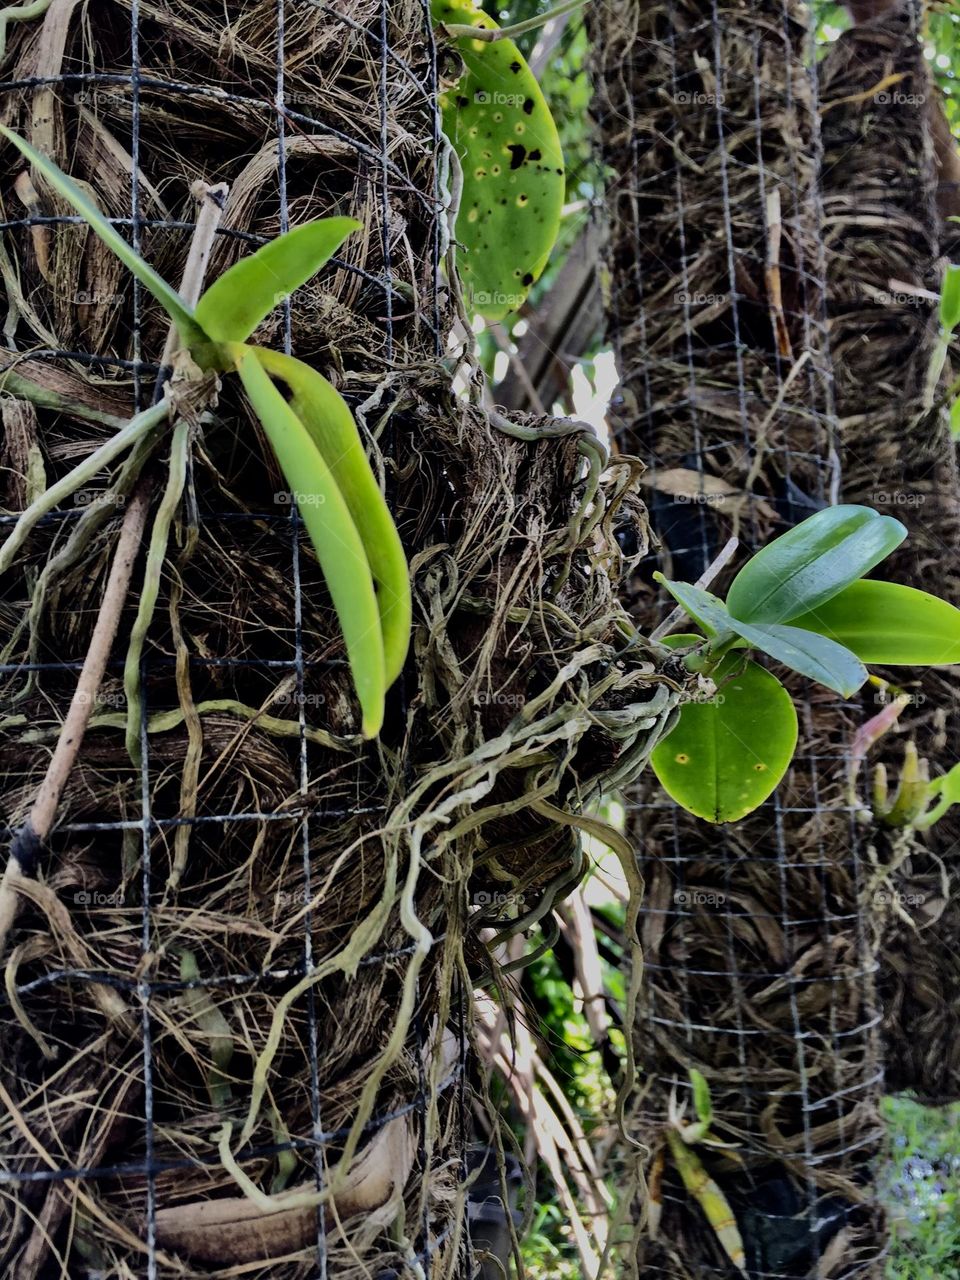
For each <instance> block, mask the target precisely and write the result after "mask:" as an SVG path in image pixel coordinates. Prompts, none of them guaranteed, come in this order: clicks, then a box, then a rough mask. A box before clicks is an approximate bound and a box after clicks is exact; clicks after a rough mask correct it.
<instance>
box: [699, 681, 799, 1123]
mask: <svg viewBox="0 0 960 1280" xmlns="http://www.w3.org/2000/svg"><path fill="white" fill-rule="evenodd" d="M791 705H792V704H791ZM689 1074H690V1087H691V1088H692V1090H693V1109H694V1111H695V1112H696V1115H697V1119H698V1120H699V1121H700V1123H701V1125H703V1132H704V1134H707V1133H708V1132H709V1130H710V1126H711V1125H712V1124H713V1099H712V1098H711V1097H710V1086H709V1085H708V1084H707V1078H706V1076H705V1075H704V1074H703V1072H702V1071H698V1070H697V1068H696V1067H691V1068H690V1072H689Z"/></svg>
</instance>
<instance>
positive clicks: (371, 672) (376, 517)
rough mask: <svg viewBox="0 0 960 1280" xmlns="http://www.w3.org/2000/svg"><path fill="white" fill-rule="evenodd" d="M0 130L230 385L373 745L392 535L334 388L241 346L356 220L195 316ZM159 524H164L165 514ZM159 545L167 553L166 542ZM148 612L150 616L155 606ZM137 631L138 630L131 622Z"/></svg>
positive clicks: (185, 347)
mask: <svg viewBox="0 0 960 1280" xmlns="http://www.w3.org/2000/svg"><path fill="white" fill-rule="evenodd" d="M0 133H2V136H3V137H4V138H6V139H7V140H8V141H9V142H11V143H13V145H14V146H16V147H17V148H18V149H19V150H20V151H21V152H22V154H23V155H24V156H25V157H26V158H27V159H28V160H29V161H30V162H31V163H32V164H33V165H35V166H36V168H37V169H38V170H39V171H40V172H41V173H42V174H43V175H44V177H45V178H46V179H47V180H48V181H49V183H50V185H51V186H52V187H53V188H54V189H55V190H56V191H57V192H58V193H59V194H60V195H61V196H62V197H63V198H64V199H65V200H66V201H67V202H68V203H69V204H70V205H71V206H72V207H73V208H74V209H75V210H76V212H77V213H78V214H79V215H80V216H81V217H82V218H83V219H84V220H85V221H86V222H87V223H88V224H89V226H90V227H91V228H92V230H93V231H95V232H96V234H97V235H98V236H99V237H100V239H101V240H103V242H104V243H105V244H106V245H107V247H108V248H109V249H111V250H112V251H113V252H114V253H115V254H116V256H117V257H118V258H119V259H120V260H121V261H122V262H123V263H124V265H125V266H126V267H127V268H128V269H129V270H130V271H131V273H132V274H133V275H134V276H135V277H136V278H137V279H138V280H139V281H140V283H141V284H142V285H143V286H144V287H145V288H146V289H148V290H149V291H150V293H152V294H153V296H154V297H155V298H156V300H157V301H158V302H159V303H160V304H161V306H162V307H163V308H164V310H165V311H166V313H167V315H168V316H169V317H170V319H171V321H172V323H173V324H174V325H175V327H176V330H177V333H178V335H179V339H180V343H181V348H182V352H183V354H184V356H185V357H187V362H188V363H190V362H192V364H193V365H195V366H196V367H197V368H198V369H199V370H200V371H201V372H202V373H211V372H212V373H216V374H222V373H236V374H237V375H238V376H239V378H240V381H241V383H242V384H243V388H244V390H245V392H246V394H247V398H248V400H249V401H250V404H251V405H252V407H253V410H254V412H255V413H256V415H257V417H258V418H259V420H260V423H261V425H262V426H263V430H264V433H265V435H266V437H267V440H268V441H269V443H270V446H271V448H272V449H273V452H274V455H275V456H276V459H277V463H278V465H279V467H280V470H281V471H282V472H283V475H284V478H285V480H286V483H287V484H288V485H289V487H290V489H291V490H292V491H293V492H294V494H295V495H297V496H298V498H299V505H300V518H301V519H302V520H303V523H304V525H305V527H306V530H307V533H308V534H309V536H310V541H311V542H312V544H313V548H314V550H315V552H316V555H317V559H318V561H319V563H320V568H321V570H322V572H323V576H324V579H325V581H326V584H327V589H328V591H329V593H330V597H331V600H332V602H333V606H334V608H335V610H336V613H337V618H338V620H339V623H340V628H341V631H342V633H343V639H344V644H345V646H346V650H347V658H348V661H349V664H350V671H351V674H352V678H353V682H354V686H355V688H356V692H357V697H358V699H359V702H360V707H361V711H362V728H363V734H364V736H365V737H368V738H372V737H375V736H376V735H377V734H378V733H379V731H380V728H381V726H382V724H383V716H384V700H385V696H386V691H387V689H388V688H389V687H390V685H391V684H392V683H393V682H394V681H395V680H396V679H397V677H398V676H399V674H400V672H401V670H402V668H403V665H404V661H405V658H406V655H407V649H408V646H409V642H410V627H411V594H410V580H409V573H408V569H407V562H406V558H405V556H404V552H403V547H402V545H401V542H400V537H399V535H398V533H397V530H396V527H395V525H394V522H393V519H392V517H391V515H390V512H389V509H388V507H387V504H386V501H385V499H384V496H383V494H382V493H381V491H380V487H379V485H378V484H377V481H376V478H375V476H374V474H373V470H372V468H371V466H370V463H369V462H368V460H367V457H366V454H365V452H364V449H363V444H362V442H361V440H360V436H359V434H358V431H357V427H356V424H355V422H354V419H353V415H352V414H351V412H350V409H349V408H348V406H347V404H346V402H345V401H344V400H343V398H342V397H341V395H340V394H339V392H338V391H337V390H336V389H335V388H334V387H333V386H332V384H331V383H330V382H328V381H327V379H326V378H324V377H323V375H322V374H320V373H318V372H317V371H316V370H315V369H313V368H311V367H310V366H309V365H307V364H304V363H303V361H301V360H297V359H296V358H295V357H293V356H289V355H285V354H283V353H282V352H278V351H270V350H267V349H265V348H263V347H258V346H254V345H253V344H251V343H250V342H248V339H249V337H250V335H251V334H252V333H253V332H254V330H255V329H256V328H257V326H258V325H259V324H260V322H261V321H262V320H263V319H264V318H265V317H266V316H267V315H268V314H269V313H270V312H271V311H272V310H273V309H274V308H275V307H276V306H278V305H279V304H280V302H281V301H282V300H283V299H285V298H286V297H287V296H289V295H290V294H291V293H292V292H293V291H294V290H295V289H297V288H299V287H300V286H301V285H302V284H304V283H306V281H307V280H309V279H310V278H311V277H312V276H314V275H315V274H316V273H317V271H319V270H320V268H321V267H322V266H323V265H324V264H325V263H326V262H327V261H328V260H329V259H330V258H331V257H332V255H333V254H334V253H336V251H337V249H339V247H340V245H341V244H342V243H343V242H344V240H345V239H346V238H347V236H349V235H350V234H352V233H353V232H354V231H356V230H358V229H359V227H360V225H361V224H360V223H358V222H357V221H355V220H354V219H353V218H343V217H331V218H319V219H316V220H314V221H312V222H308V223H305V224H303V225H302V226H299V227H295V228H294V229H293V230H292V231H288V232H286V233H285V234H283V235H280V236H278V237H277V238H276V239H275V240H272V241H271V242H269V243H268V244H265V245H264V246H263V247H262V248H260V249H258V250H257V251H256V252H255V253H253V254H251V255H250V256H249V257H247V258H244V259H241V261H239V262H237V263H236V264H235V265H234V266H232V267H231V268H230V269H229V270H228V271H226V272H224V274H223V275H222V276H220V277H219V278H218V279H217V280H215V281H214V282H213V283H212V284H211V285H210V286H209V288H208V289H207V290H206V292H205V293H204V294H203V295H202V296H201V297H200V299H199V301H198V302H197V305H196V306H195V307H190V306H188V305H187V304H186V303H185V302H184V300H183V298H182V297H181V296H180V294H179V293H178V292H177V291H176V290H175V289H174V288H172V286H171V285H169V284H168V283H167V282H166V281H165V280H164V279H162V277H161V276H159V275H158V274H157V273H156V272H155V271H154V270H153V268H152V267H150V266H149V265H148V263H146V262H145V261H144V260H143V259H142V258H141V257H140V256H139V254H137V253H136V252H135V250H134V249H133V248H132V247H131V246H130V245H129V244H128V243H127V241H126V240H124V239H123V237H122V236H121V235H120V234H119V233H118V232H117V231H116V229H115V228H114V227H113V226H111V224H110V223H109V222H108V221H107V220H106V219H105V218H104V217H103V215H102V214H101V213H100V211H99V210H98V209H97V208H96V206H95V205H94V204H93V203H92V201H91V200H90V199H89V197H88V196H87V195H86V194H85V193H84V192H83V191H82V190H81V189H80V187H78V186H77V185H76V183H74V182H73V180H72V179H70V178H69V177H67V175H66V174H64V173H63V172H62V171H61V170H60V169H59V168H58V167H57V166H56V165H55V164H54V163H53V162H52V161H51V160H50V159H48V158H47V157H46V156H43V155H41V154H40V153H39V152H38V151H36V150H35V149H34V148H33V147H32V146H31V145H30V144H29V143H28V142H26V141H24V139H23V138H20V137H19V136H18V135H17V134H15V133H13V132H12V131H11V130H9V129H7V128H4V127H2V126H0ZM278 384H280V385H279V386H278ZM281 386H282V387H283V390H282V391H281V389H280V388H281ZM169 414H170V406H169V404H166V403H164V404H159V405H155V406H153V407H151V408H150V409H148V410H146V411H144V413H143V414H140V415H138V416H137V418H135V419H134V420H133V421H132V422H131V423H129V424H127V426H126V427H124V428H123V429H122V430H120V431H119V432H118V433H117V435H116V436H115V437H114V438H113V440H111V441H108V442H107V444H106V445H104V446H102V448H101V449H99V450H97V451H96V453H94V454H93V455H91V457H90V458H89V459H86V460H85V462H84V463H83V464H81V466H80V467H77V468H75V469H74V471H73V472H71V473H70V475H68V476H66V477H64V478H63V479H62V480H61V481H59V482H58V483H57V484H56V485H53V486H51V487H50V488H49V489H47V490H46V491H45V492H44V494H42V495H41V496H40V497H39V498H38V499H37V500H36V501H35V502H33V503H32V504H31V505H30V506H29V507H28V508H27V509H26V510H25V511H24V512H23V514H22V515H21V517H20V519H19V520H18V522H17V524H16V526H15V527H14V529H13V531H12V533H11V534H10V536H9V537H8V539H7V540H6V542H5V543H4V545H3V547H2V548H0V570H3V569H5V568H7V567H9V565H10V564H11V562H12V559H13V556H14V555H15V554H16V552H17V550H18V549H19V548H20V546H22V544H23V542H24V541H25V539H26V537H27V536H28V534H29V532H30V530H31V529H32V528H33V526H34V525H35V524H36V523H37V520H39V519H40V517H41V516H42V515H44V514H45V513H46V512H47V511H50V510H52V509H53V507H55V506H56V505H57V504H58V503H59V502H61V501H63V500H64V498H66V497H67V496H69V495H70V493H72V492H73V491H74V490H75V489H76V488H78V487H79V485H80V484H82V483H84V482H85V480H86V478H88V477H89V476H90V475H91V474H95V470H96V469H100V468H102V467H104V466H106V465H108V463H110V462H112V461H113V459H115V458H116V457H118V456H119V455H120V454H121V453H122V452H123V451H124V450H125V449H127V448H128V447H130V446H133V445H135V444H137V443H139V442H140V441H141V440H142V439H143V437H144V435H145V433H146V432H149V431H152V430H153V429H155V428H156V427H158V426H159V425H160V423H162V422H164V421H166V419H167V417H168V416H169ZM177 430H179V427H178V428H177ZM181 435H182V439H179V440H178V439H177V436H176V431H175V443H176V444H177V448H178V449H179V450H180V451H181V452H182V451H184V450H185V449H186V439H187V437H186V433H185V432H184V433H181ZM171 468H172V469H173V458H172V459H171ZM181 490H182V483H181V485H180V488H179V489H176V490H175V491H174V492H173V494H172V502H171V503H170V504H168V505H170V506H171V507H175V505H176V501H177V500H178V498H179V493H180V491H181ZM161 507H163V504H161ZM164 515H165V520H166V524H167V526H169V520H170V517H171V516H172V510H170V511H166V512H165V513H164ZM158 520H159V514H158ZM160 542H161V544H162V546H161V557H162V548H163V547H165V545H166V541H165V535H164V536H163V537H161V538H160ZM152 545H153V540H152V541H151V547H152ZM154 594H155V593H154ZM141 604H143V601H141ZM141 612H142V613H143V612H144V610H141ZM145 613H146V617H147V620H149V615H150V614H151V613H152V604H151V605H150V607H149V608H148V609H147V610H146V611H145ZM139 622H141V619H140V618H138V623H139ZM143 630H145V627H140V631H141V632H142V631H143ZM135 632H136V629H135ZM137 657H138V652H137V651H136V650H132V652H131V660H129V661H128V663H127V673H126V684H127V689H128V704H129V712H128V714H129V716H130V717H131V718H132V719H129V720H128V733H127V741H128V746H129V747H130V749H131V753H132V754H135V753H136V750H137V746H138V743H139V727H138V723H135V722H134V721H135V720H136V717H138V716H139V711H138V710H137V709H138V708H139V706H140V700H139V697H138V696H136V695H137V692H138V684H137V682H138V679H139V662H138V661H137V660H136V659H137Z"/></svg>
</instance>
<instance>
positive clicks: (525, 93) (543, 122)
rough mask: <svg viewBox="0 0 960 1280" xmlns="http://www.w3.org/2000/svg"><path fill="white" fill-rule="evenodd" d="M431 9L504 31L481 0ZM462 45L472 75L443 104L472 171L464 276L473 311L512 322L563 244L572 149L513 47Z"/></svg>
mask: <svg viewBox="0 0 960 1280" xmlns="http://www.w3.org/2000/svg"><path fill="white" fill-rule="evenodd" d="M431 11H432V13H433V18H434V21H435V22H440V23H444V22H449V23H459V24H463V25H465V26H473V27H486V28H487V29H491V28H495V27H496V23H495V22H494V21H493V19H492V18H488V17H487V16H486V14H485V13H484V12H483V11H482V9H480V8H479V7H478V6H477V5H476V4H474V3H472V0H433V3H432V5H431ZM456 48H457V51H458V52H459V53H460V55H461V57H462V58H463V62H464V66H465V68H466V71H465V74H464V76H463V78H462V79H461V80H460V82H459V83H458V84H457V85H455V86H454V87H453V88H452V89H450V90H449V91H447V92H446V93H444V94H443V95H442V97H441V107H442V110H443V131H444V133H445V134H446V136H447V138H448V140H449V142H450V144H451V146H452V147H453V148H454V150H455V151H456V153H457V155H458V156H459V158H460V166H461V168H462V170H463V190H462V193H461V198H460V212H459V214H458V216H457V225H456V230H455V234H456V238H457V242H458V244H459V245H460V246H461V252H460V253H459V254H458V255H457V269H458V271H459V274H460V277H461V279H462V281H463V285H464V289H465V291H466V294H467V302H468V304H469V305H470V306H471V307H472V309H473V310H474V311H476V312H477V313H478V314H479V315H481V316H484V317H485V318H486V319H488V320H502V319H503V317H504V316H506V315H508V314H510V312H512V311H516V310H517V309H518V308H519V307H520V306H521V305H522V303H523V301H524V299H525V298H526V296H527V294H528V293H529V291H530V288H531V286H532V285H533V284H534V283H535V281H536V280H538V279H539V277H540V275H541V273H542V272H543V269H544V267H545V266H546V265H547V262H548V260H549V257H550V253H551V251H552V249H553V246H554V244H555V242H556V239H557V233H558V231H559V229H560V213H561V209H562V207H563V199H564V190H565V186H564V167H563V151H562V149H561V146H560V137H559V134H558V133H557V127H556V125H555V124H554V121H553V116H552V115H551V114H550V108H549V107H548V106H547V103H546V99H545V98H544V96H543V93H542V92H541V90H540V86H539V85H538V84H537V80H536V77H535V76H534V74H533V72H532V71H531V70H530V68H529V67H528V66H527V64H526V62H525V61H524V59H523V57H522V55H521V53H520V51H519V49H518V48H517V46H516V45H515V44H514V43H513V41H512V40H497V41H493V42H487V41H482V40H473V39H471V38H470V37H461V38H460V39H459V40H457V41H456Z"/></svg>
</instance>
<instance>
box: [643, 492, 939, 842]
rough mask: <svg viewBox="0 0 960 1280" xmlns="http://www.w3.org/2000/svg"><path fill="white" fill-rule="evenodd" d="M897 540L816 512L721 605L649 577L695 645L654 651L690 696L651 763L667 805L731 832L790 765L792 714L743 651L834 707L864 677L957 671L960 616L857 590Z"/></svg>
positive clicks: (899, 595) (886, 522)
mask: <svg viewBox="0 0 960 1280" xmlns="http://www.w3.org/2000/svg"><path fill="white" fill-rule="evenodd" d="M906 536H907V531H906V529H905V528H904V526H903V525H902V524H901V523H900V521H899V520H895V519H893V517H891V516H885V515H880V514H879V513H878V512H876V511H873V510H871V509H870V508H869V507H861V506H849V505H847V506H837V507H828V508H827V509H825V510H823V511H818V512H817V513H816V514H815V515H813V516H810V517H809V519H807V520H804V521H803V522H802V523H801V524H798V525H797V526H796V527H795V528H793V529H791V530H790V531H789V532H787V533H785V534H782V535H781V536H780V537H779V538H775V539H774V540H773V542H771V543H769V544H768V545H767V546H766V547H764V548H763V549H762V550H760V551H759V552H757V554H756V555H755V556H753V558H752V559H751V560H749V561H748V562H747V564H746V565H744V567H743V568H742V569H741V570H740V572H739V573H738V574H737V576H736V577H735V578H734V580H733V583H732V584H731V587H730V590H729V592H728V593H727V598H726V601H723V600H720V599H719V598H718V597H717V596H715V595H712V594H711V593H710V592H708V591H705V590H703V589H702V588H700V587H696V586H693V585H691V584H689V583H686V582H670V581H668V580H667V579H666V578H664V577H663V575H662V574H657V575H656V577H657V578H658V579H659V581H660V582H662V583H663V585H664V586H665V587H666V589H667V590H668V591H669V592H670V594H671V595H672V596H673V597H674V599H675V600H676V601H677V603H678V604H679V605H680V606H681V608H682V609H683V611H684V612H685V613H686V614H688V616H689V617H690V618H691V619H692V620H693V622H694V623H695V624H696V626H697V627H698V628H699V630H700V632H701V633H702V635H692V634H691V635H681V636H671V637H667V639H666V640H665V641H664V643H665V644H666V645H667V647H669V648H670V649H673V650H677V651H679V652H680V654H681V655H682V658H681V661H682V663H683V665H684V666H685V667H686V669H687V670H688V671H689V672H691V673H696V675H697V676H698V677H699V679H700V682H701V690H700V693H699V695H698V696H697V697H696V698H695V699H694V700H691V701H688V702H686V703H684V704H683V705H682V706H681V708H680V712H679V718H678V720H677V723H676V725H675V727H674V728H673V730H672V731H671V732H670V734H669V735H668V736H667V737H666V738H665V739H663V740H662V741H661V742H659V743H658V744H657V746H656V747H655V748H654V750H653V752H652V754H651V757H650V759H651V764H652V765H653V769H654V772H655V773H656V775H657V777H658V778H659V780H660V782H661V784H662V785H663V787H664V789H665V790H666V791H667V793H668V794H669V795H670V796H671V797H672V798H673V799H674V800H676V801H677V803H678V804H680V805H681V806H682V807H683V808H685V809H687V810H689V812H691V813H693V814H696V816H697V817H700V818H704V819H706V820H707V821H708V822H736V821H737V820H738V819H740V818H742V817H744V816H745V815H746V814H748V813H750V812H751V811H752V810H754V809H756V808H757V806H758V805H760V804H762V803H763V801H764V800H766V799H767V797H768V796H769V795H770V794H771V793H772V792H773V790H774V788H775V787H776V786H777V784H778V782H779V781H780V779H781V778H782V777H783V775H784V773H785V772H786V770H787V767H788V765H789V764H790V761H791V759H792V758H793V753H794V750H795V748H796V743H797V713H796V710H795V709H794V706H793V702H792V700H791V698H790V696H789V694H788V693H787V691H786V689H784V687H783V685H782V684H781V683H780V681H779V680H778V679H777V678H776V676H775V675H773V673H772V672H770V671H767V670H766V669H765V668H764V667H761V666H760V665H759V664H758V663H756V662H755V661H753V659H751V658H749V657H748V656H747V654H746V652H745V651H749V650H751V649H755V650H759V651H760V652H761V653H764V654H766V655H767V656H768V657H771V658H773V659H774V660H775V661H777V662H779V663H781V664H782V665H783V666H786V667H789V668H790V669H791V670H793V671H797V672H799V673H800V674H801V675H804V676H807V677H808V678H809V679H811V680H814V681H816V682H817V683H819V684H821V685H824V686H825V687H826V688H828V689H831V690H833V691H834V692H835V693H838V694H840V696H841V697H843V698H849V697H852V695H853V694H854V693H856V691H857V690H858V689H859V688H860V686H861V685H862V684H863V683H864V681H865V680H866V679H867V676H868V672H867V669H866V666H865V665H864V664H866V663H871V664H877V665H880V666H911V667H926V666H951V665H954V664H956V663H960V610H958V609H955V608H954V607H953V605H951V604H948V603H947V602H946V601H944V600H940V599H938V598H937V597H936V596H932V595H929V594H928V593H927V592H925V591H918V590H917V589H915V588H914V587H905V586H900V585H898V584H895V583H892V582H880V581H876V580H873V579H869V580H867V579H864V574H867V573H869V572H870V570H871V569H873V568H875V567H876V565H878V564H879V563H880V562H881V561H882V560H883V559H885V558H886V557H887V556H888V555H889V554H890V553H891V552H892V551H893V550H894V549H895V548H896V547H898V546H899V545H900V543H901V542H902V541H903V539H904V538H905V537H906Z"/></svg>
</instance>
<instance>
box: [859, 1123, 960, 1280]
mask: <svg viewBox="0 0 960 1280" xmlns="http://www.w3.org/2000/svg"><path fill="white" fill-rule="evenodd" d="M881 1114H882V1116H883V1119H884V1120H885V1121H886V1125H887V1131H888V1135H889V1146H888V1159H887V1161H886V1162H885V1166H884V1168H883V1170H882V1171H881V1173H880V1176H879V1178H878V1189H879V1192H880V1196H881V1199H882V1200H883V1202H884V1205H885V1207H886V1210H887V1214H888V1219H889V1222H890V1227H891V1236H892V1239H891V1246H890V1256H889V1258H888V1260H887V1276H888V1278H889V1280H960V1104H958V1103H954V1104H953V1105H952V1106H947V1107H924V1106H921V1105H920V1104H919V1103H918V1102H914V1101H913V1100H912V1099H910V1098H885V1099H884V1100H883V1103H882V1105H881Z"/></svg>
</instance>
